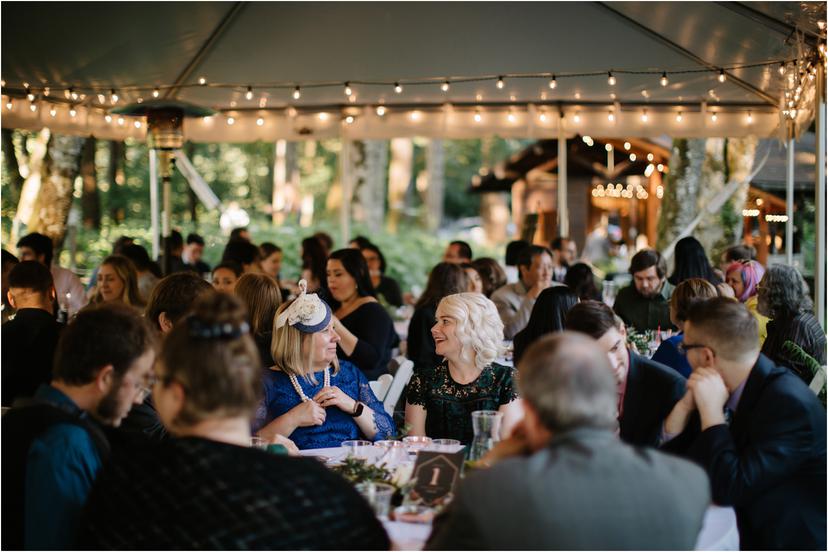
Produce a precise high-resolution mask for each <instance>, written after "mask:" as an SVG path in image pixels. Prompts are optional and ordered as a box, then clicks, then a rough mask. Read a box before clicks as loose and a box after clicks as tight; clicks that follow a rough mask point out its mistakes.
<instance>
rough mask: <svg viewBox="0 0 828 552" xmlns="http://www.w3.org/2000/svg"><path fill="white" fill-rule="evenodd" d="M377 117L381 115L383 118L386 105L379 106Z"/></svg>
mask: <svg viewBox="0 0 828 552" xmlns="http://www.w3.org/2000/svg"><path fill="white" fill-rule="evenodd" d="M377 115H379V116H380V117H383V116H384V115H385V106H384V105H380V106H377Z"/></svg>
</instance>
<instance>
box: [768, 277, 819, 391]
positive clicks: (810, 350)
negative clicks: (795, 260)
mask: <svg viewBox="0 0 828 552" xmlns="http://www.w3.org/2000/svg"><path fill="white" fill-rule="evenodd" d="M757 289H758V290H759V304H758V306H759V313H760V314H762V315H764V316H767V317H768V318H770V319H771V320H770V322H768V326H767V328H768V336H767V338H765V342H764V343H763V344H762V354H764V355H765V356H766V357H768V358H769V359H771V360H772V361H773V362H775V363H777V364H781V365H782V366H787V367H788V368H790V369H791V370H793V371H794V373H796V374H797V375H798V376H799V377H800V378H802V379H803V381H805V382H806V383H810V381H811V380H812V379H813V377H814V374H813V373H811V369H810V368H809V367H808V365H807V363H805V362H804V361H803V360H802V359H800V358H797V355H796V354H795V353H791V352H788V351H786V350H785V342H786V341H790V342H791V343H792V344H794V345H797V346H798V347H800V348H801V349H802V350H803V351H805V353H807V354H808V355H810V356H811V357H813V358H814V360H816V361H817V362H818V363H819V365H820V366H825V332H824V331H823V330H822V327H821V326H820V325H819V321H817V319H816V317H815V316H814V315H813V312H812V309H813V303H812V302H811V297H810V295H809V294H808V284H806V283H805V280H804V279H803V278H802V274H800V273H799V271H798V270H797V269H796V268H794V267H792V266H786V265H774V266H771V267H769V268H768V270H767V272H765V275H764V277H762V280H761V281H760V282H759V285H758V286H757Z"/></svg>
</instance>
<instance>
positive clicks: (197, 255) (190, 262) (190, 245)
mask: <svg viewBox="0 0 828 552" xmlns="http://www.w3.org/2000/svg"><path fill="white" fill-rule="evenodd" d="M202 255H204V238H202V237H201V236H199V235H198V234H195V233H190V234H187V245H185V246H184V251H183V252H182V253H181V260H182V261H184V264H185V265H187V268H189V269H190V270H192V271H194V272H197V273H198V274H206V273H208V272H210V265H208V264H207V263H205V262H204V261H202V260H201V257H202Z"/></svg>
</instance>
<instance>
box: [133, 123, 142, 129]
mask: <svg viewBox="0 0 828 552" xmlns="http://www.w3.org/2000/svg"><path fill="white" fill-rule="evenodd" d="M133 124H134V125H135V128H141V121H135V122H134V123H133Z"/></svg>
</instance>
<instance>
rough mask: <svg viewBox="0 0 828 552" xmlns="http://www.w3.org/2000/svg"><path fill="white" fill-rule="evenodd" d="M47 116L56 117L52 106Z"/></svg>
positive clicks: (55, 110) (55, 111)
mask: <svg viewBox="0 0 828 552" xmlns="http://www.w3.org/2000/svg"><path fill="white" fill-rule="evenodd" d="M49 115H51V116H52V117H55V116H56V115H57V109H55V107H54V106H52V108H51V109H50V110H49ZM107 117H109V115H107Z"/></svg>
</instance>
